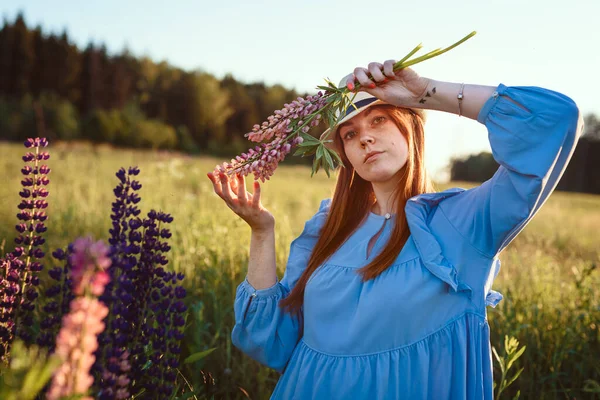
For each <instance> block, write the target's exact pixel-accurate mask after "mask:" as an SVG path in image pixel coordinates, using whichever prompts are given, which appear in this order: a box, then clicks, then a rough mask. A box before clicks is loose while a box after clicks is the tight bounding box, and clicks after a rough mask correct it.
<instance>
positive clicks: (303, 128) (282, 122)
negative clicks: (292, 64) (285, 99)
mask: <svg viewBox="0 0 600 400" xmlns="http://www.w3.org/2000/svg"><path fill="white" fill-rule="evenodd" d="M326 106H327V94H325V95H324V94H323V92H319V93H318V94H316V95H314V96H308V97H307V98H306V99H304V98H302V97H298V98H297V99H296V100H294V101H292V102H291V103H290V104H285V105H284V107H283V108H282V109H281V110H276V111H275V112H274V114H273V115H271V116H269V117H268V118H267V121H265V122H263V123H262V124H261V125H258V124H257V125H254V127H253V128H252V132H248V133H247V134H245V135H244V136H245V137H247V138H248V139H249V140H250V141H252V142H262V141H264V140H271V139H272V138H273V137H275V138H274V139H273V140H272V141H270V142H268V143H263V144H261V145H259V146H256V147H255V148H254V149H249V150H248V152H247V153H242V154H241V155H239V156H236V158H234V159H232V160H231V162H230V163H227V162H224V163H223V164H222V165H217V166H216V167H215V170H214V172H215V173H218V172H224V173H226V174H228V175H232V174H236V173H238V174H241V175H244V176H247V175H249V174H250V173H253V174H254V178H255V180H259V179H260V180H261V181H262V182H264V181H265V180H268V179H269V178H270V177H271V176H272V175H273V173H274V172H275V169H276V168H277V166H278V165H279V163H280V162H281V161H283V160H284V159H285V157H286V156H287V155H288V154H289V153H290V151H291V149H292V147H293V146H295V145H298V144H300V143H302V142H303V140H304V139H303V138H302V136H300V134H301V133H307V132H308V131H309V130H310V128H311V127H314V126H317V125H319V123H320V122H321V120H322V118H321V114H320V112H321V111H322V110H323V109H324V108H325V107H326Z"/></svg>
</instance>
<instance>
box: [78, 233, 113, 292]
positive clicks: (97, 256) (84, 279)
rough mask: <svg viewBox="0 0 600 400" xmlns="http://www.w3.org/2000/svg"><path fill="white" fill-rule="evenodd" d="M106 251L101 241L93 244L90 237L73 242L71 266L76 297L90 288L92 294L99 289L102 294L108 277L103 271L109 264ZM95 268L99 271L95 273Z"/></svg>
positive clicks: (107, 249)
mask: <svg viewBox="0 0 600 400" xmlns="http://www.w3.org/2000/svg"><path fill="white" fill-rule="evenodd" d="M108 251H109V248H108V246H107V245H106V244H104V243H103V242H102V241H98V242H96V243H94V242H93V241H92V239H91V238H90V237H87V238H79V239H77V240H75V242H73V254H72V255H71V265H73V269H72V279H73V292H74V293H75V294H76V295H81V294H83V290H84V289H85V288H90V289H91V290H92V291H93V292H97V291H98V289H100V294H102V292H103V291H104V286H105V285H106V283H108V275H107V274H106V272H104V271H105V270H106V269H107V268H108V267H109V266H110V264H111V261H110V258H109V257H108ZM96 266H97V268H98V269H100V271H96V268H95V267H96ZM101 282H104V283H103V284H102V283H101ZM90 285H91V286H90ZM93 294H94V295H96V296H98V294H95V293H93Z"/></svg>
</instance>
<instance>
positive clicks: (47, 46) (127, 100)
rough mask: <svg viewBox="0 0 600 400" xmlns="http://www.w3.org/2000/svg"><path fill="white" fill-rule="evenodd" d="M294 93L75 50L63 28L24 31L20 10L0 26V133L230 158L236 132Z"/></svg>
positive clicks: (92, 47) (102, 51) (100, 50)
mask: <svg viewBox="0 0 600 400" xmlns="http://www.w3.org/2000/svg"><path fill="white" fill-rule="evenodd" d="M296 97H298V93H296V92H295V91H293V90H289V89H286V88H284V87H283V86H281V85H274V86H266V85H265V84H263V83H249V84H248V83H243V82H239V81H237V80H236V79H235V78H233V77H232V76H230V75H228V76H225V77H224V78H223V79H221V80H219V79H217V78H215V77H214V76H213V75H211V74H209V73H206V72H203V71H184V70H182V69H181V68H177V67H174V66H172V65H169V64H168V63H167V62H160V63H156V62H154V61H152V60H150V59H148V58H145V57H142V58H136V57H134V56H132V55H131V54H130V53H129V51H128V50H127V49H124V50H123V51H122V52H121V53H120V54H117V55H109V54H107V49H106V47H105V46H104V45H97V44H94V43H89V44H88V45H87V47H86V48H85V49H84V50H80V49H78V48H77V46H76V45H74V44H73V43H72V42H71V40H70V39H69V37H68V34H67V32H63V33H62V34H59V35H56V34H54V33H45V32H43V30H42V28H41V27H39V26H38V27H36V28H35V29H30V28H29V27H28V26H27V24H26V21H25V18H24V17H23V15H22V14H20V15H18V16H17V17H16V19H15V21H14V22H10V21H6V20H4V22H3V26H2V29H0V139H3V140H10V141H13V140H14V141H16V140H18V141H21V140H24V139H25V138H27V137H31V136H35V135H37V136H45V137H47V138H48V139H49V140H51V141H55V140H78V139H84V140H90V141H93V142H97V143H110V144H113V145H115V146H124V147H141V148H152V149H173V150H180V151H184V152H189V153H205V154H213V155H235V154H238V153H240V152H241V151H244V150H246V149H247V148H248V147H251V146H250V145H249V142H248V141H247V140H246V139H245V138H244V137H243V135H244V134H245V133H246V132H248V131H249V130H250V129H251V127H252V126H253V125H254V124H256V123H259V122H262V121H264V120H266V118H267V117H268V116H269V115H271V114H272V112H273V111H274V110H276V109H279V108H281V107H282V106H283V104H285V103H287V102H291V101H292V100H293V99H295V98H296Z"/></svg>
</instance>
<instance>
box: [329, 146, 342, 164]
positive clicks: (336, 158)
mask: <svg viewBox="0 0 600 400" xmlns="http://www.w3.org/2000/svg"><path fill="white" fill-rule="evenodd" d="M330 152H331V155H332V156H333V158H335V161H337V163H338V165H339V166H342V165H344V162H343V161H342V158H341V157H340V156H339V155H338V153H337V152H336V151H335V150H330Z"/></svg>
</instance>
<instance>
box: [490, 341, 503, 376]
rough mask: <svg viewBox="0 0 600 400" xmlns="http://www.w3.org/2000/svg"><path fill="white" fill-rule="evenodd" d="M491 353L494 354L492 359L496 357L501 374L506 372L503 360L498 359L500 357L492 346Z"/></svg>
mask: <svg viewBox="0 0 600 400" xmlns="http://www.w3.org/2000/svg"><path fill="white" fill-rule="evenodd" d="M492 352H493V353H494V357H496V360H497V361H498V364H500V370H501V371H502V374H505V373H506V371H505V369H504V360H503V359H502V358H500V356H499V355H498V352H497V351H496V349H495V348H494V346H492Z"/></svg>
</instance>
